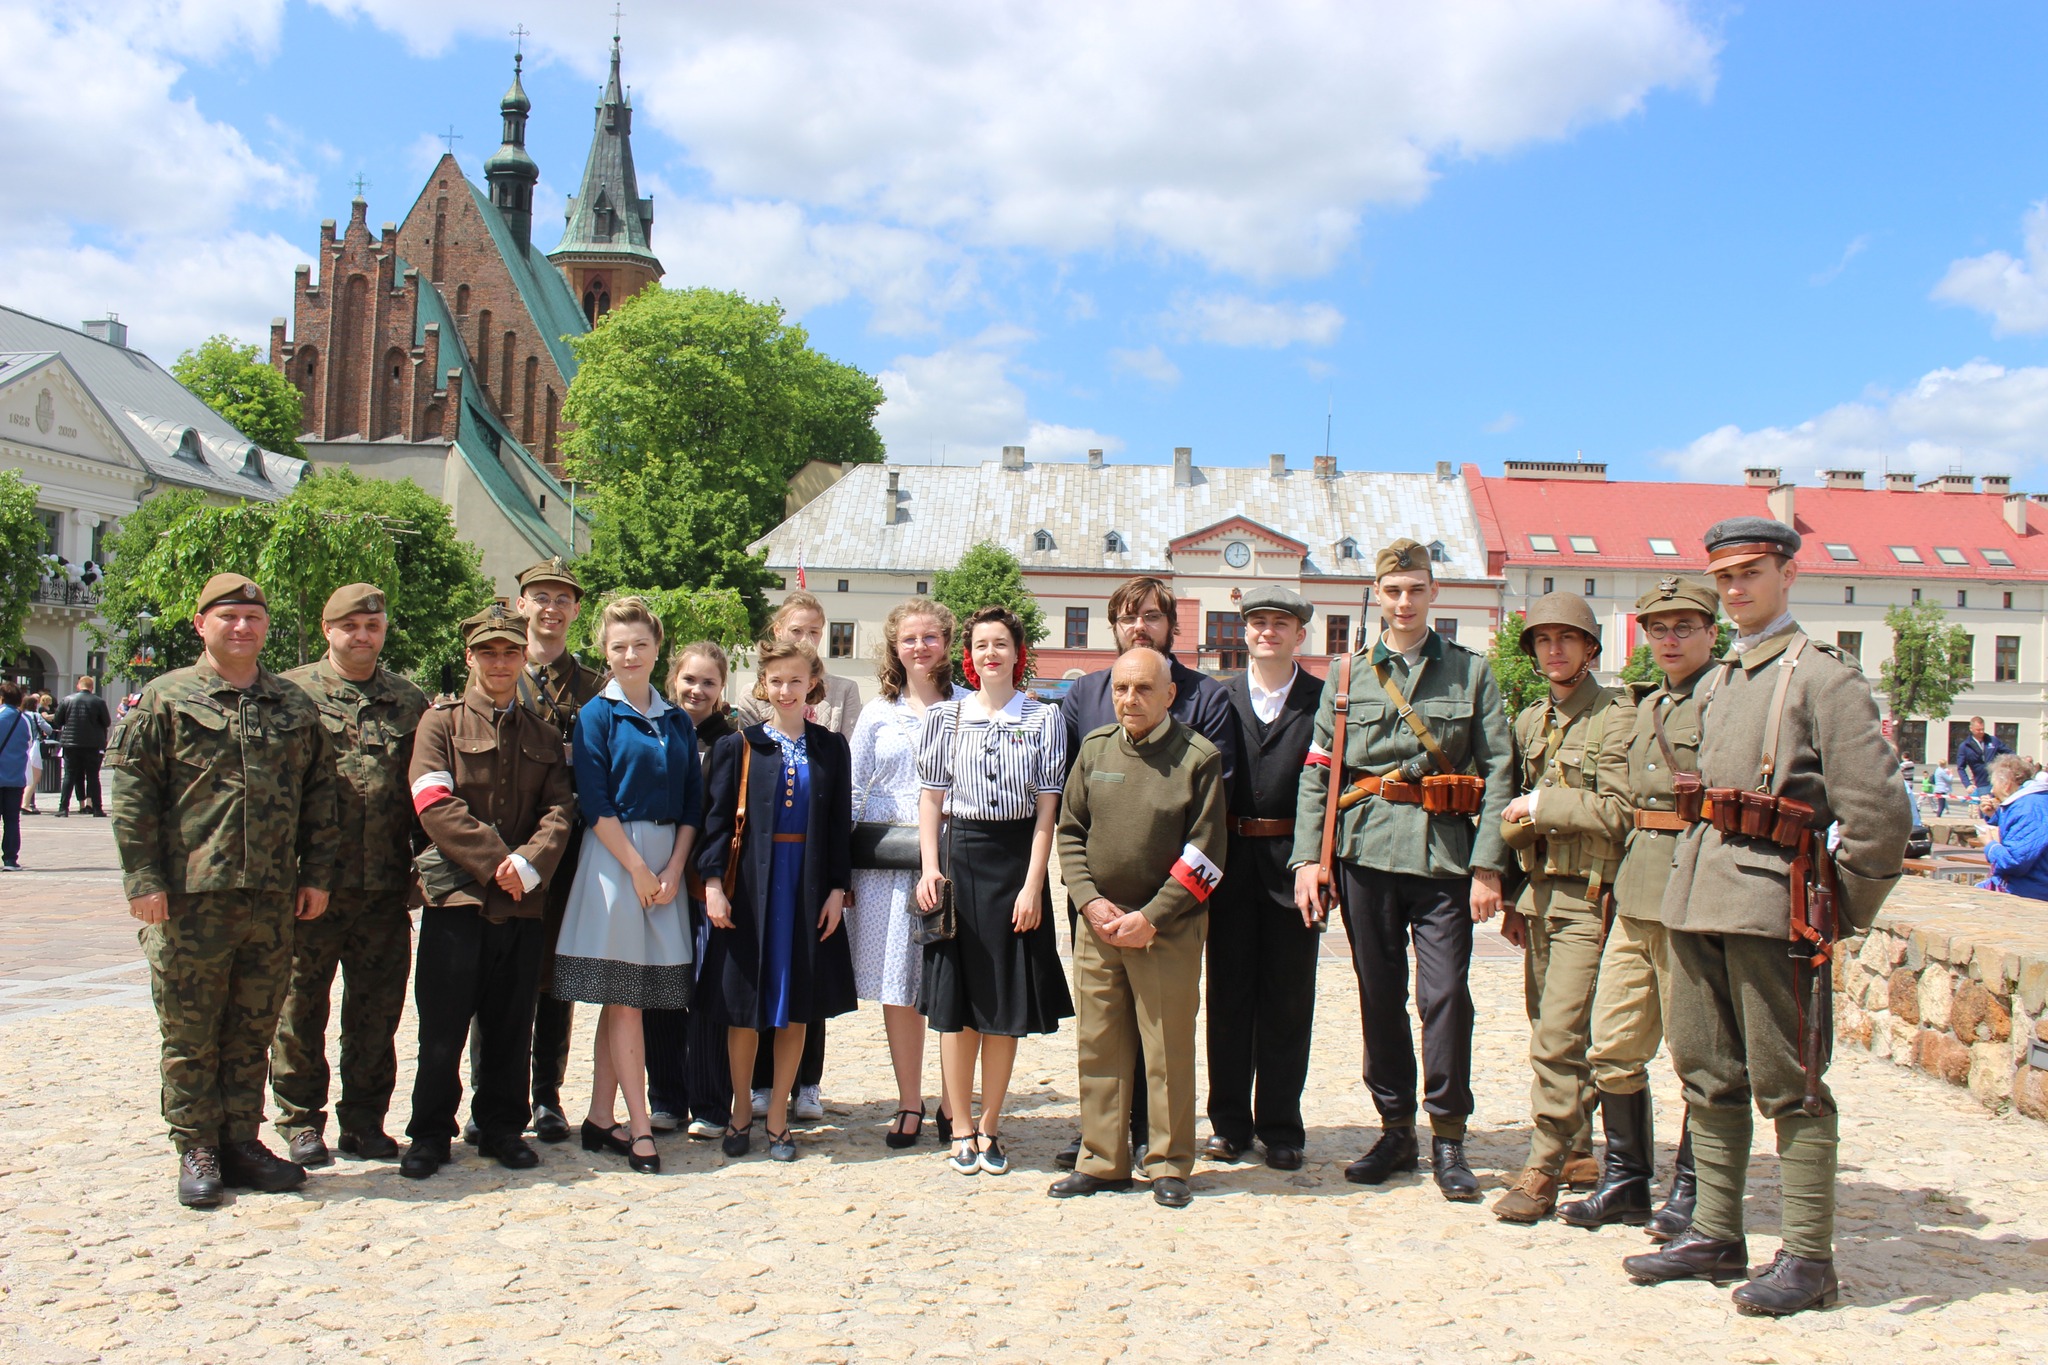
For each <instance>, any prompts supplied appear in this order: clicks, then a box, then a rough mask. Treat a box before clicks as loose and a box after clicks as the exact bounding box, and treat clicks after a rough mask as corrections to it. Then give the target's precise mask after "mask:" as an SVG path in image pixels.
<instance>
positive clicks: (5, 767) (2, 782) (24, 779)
mask: <svg viewBox="0 0 2048 1365" xmlns="http://www.w3.org/2000/svg"><path fill="white" fill-rule="evenodd" d="M10 732H11V733H10ZM34 738H35V727H34V726H33V725H31V724H30V723H29V719H28V717H27V716H24V715H23V714H21V712H19V711H17V710H15V709H14V708H13V707H12V706H0V787H25V786H27V785H28V746H29V743H30V741H32V740H33V739H34Z"/></svg>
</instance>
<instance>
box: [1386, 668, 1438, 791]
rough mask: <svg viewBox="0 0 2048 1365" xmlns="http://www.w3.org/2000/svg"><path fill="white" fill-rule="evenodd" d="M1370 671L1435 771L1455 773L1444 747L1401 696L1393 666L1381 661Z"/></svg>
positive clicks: (1406, 699)
mask: <svg viewBox="0 0 2048 1365" xmlns="http://www.w3.org/2000/svg"><path fill="white" fill-rule="evenodd" d="M1372 671H1373V676H1374V677H1376V678H1378V679H1379V680H1380V687H1381V689H1382V690H1383V691H1385V692H1386V694H1387V695H1388V696H1389V697H1392V698H1393V699H1394V705H1395V707H1396V708H1397V709H1398V712H1399V714H1400V717H1401V719H1402V720H1405V721H1407V722H1408V728H1409V729H1411V730H1413V731H1414V732H1415V738H1417V739H1419V740H1421V741H1422V747H1423V749H1424V750H1426V751H1427V752H1428V754H1429V761H1430V762H1431V763H1434V764H1435V765H1436V770H1437V771H1438V772H1440V773H1448V772H1454V771H1456V770H1455V769H1454V768H1452V766H1451V760H1450V759H1449V758H1448V757H1447V756H1445V754H1444V746H1443V745H1441V744H1439V743H1437V742H1436V736H1435V735H1433V734H1431V733H1430V732H1429V727H1428V726H1427V725H1424V724H1423V723H1422V717H1420V716H1418V715H1416V714H1415V708H1414V707H1413V706H1410V705H1409V704H1408V698H1406V697H1404V696H1402V695H1401V689H1400V687H1399V686H1398V685H1397V684H1396V683H1395V682H1394V666H1393V665H1392V664H1391V663H1388V662H1387V661H1386V660H1385V659H1382V660H1380V661H1379V662H1378V663H1376V664H1374V665H1373V666H1372Z"/></svg>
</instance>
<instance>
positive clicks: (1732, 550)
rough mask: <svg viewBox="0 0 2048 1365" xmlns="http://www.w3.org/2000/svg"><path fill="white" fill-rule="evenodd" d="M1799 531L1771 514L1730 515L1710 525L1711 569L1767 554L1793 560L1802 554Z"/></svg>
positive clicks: (1709, 559)
mask: <svg viewBox="0 0 2048 1365" xmlns="http://www.w3.org/2000/svg"><path fill="white" fill-rule="evenodd" d="M1799 546H1800V538H1799V533H1798V532H1797V531H1795V530H1793V529H1792V528H1791V527H1789V526H1787V525H1786V524H1785V523H1784V522H1782V521H1774V520H1772V519H1771V518H1770V517H1730V518H1728V519H1727V520H1726V521H1717V522H1715V523H1714V524H1713V525H1712V526H1710V527H1708V528H1707V568H1708V570H1709V571H1711V570H1714V569H1732V568H1734V567H1735V566H1736V565H1737V564H1747V563H1749V562H1750V561H1751V560H1752V559H1762V558H1763V557H1764V556H1765V555H1783V556H1785V558H1787V559H1790V558H1791V557H1792V556H1794V555H1796V554H1798V553H1799Z"/></svg>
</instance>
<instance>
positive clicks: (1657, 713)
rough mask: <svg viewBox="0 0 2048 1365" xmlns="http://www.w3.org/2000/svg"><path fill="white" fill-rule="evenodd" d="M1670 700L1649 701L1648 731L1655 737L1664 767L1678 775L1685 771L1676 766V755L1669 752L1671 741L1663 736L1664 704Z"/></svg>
mask: <svg viewBox="0 0 2048 1365" xmlns="http://www.w3.org/2000/svg"><path fill="white" fill-rule="evenodd" d="M1671 700H1672V699H1671V698H1670V697H1669V696H1660V697H1657V698H1655V699H1653V700H1652V701H1651V703H1650V730H1651V732H1652V733H1653V734H1655V735H1656V736H1657V748H1658V749H1660V750H1661V751H1662V752H1663V754H1664V763H1665V766H1666V767H1667V768H1669V769H1670V771H1672V772H1674V773H1678V772H1683V771H1685V770H1684V769H1683V768H1681V767H1679V766H1678V755H1677V754H1675V753H1673V752H1672V751H1671V741H1670V739H1668V738H1667V737H1666V736H1665V734H1664V703H1665V702H1668V701H1671ZM1673 705H1676V703H1675V702H1673ZM1694 776H1698V774H1694Z"/></svg>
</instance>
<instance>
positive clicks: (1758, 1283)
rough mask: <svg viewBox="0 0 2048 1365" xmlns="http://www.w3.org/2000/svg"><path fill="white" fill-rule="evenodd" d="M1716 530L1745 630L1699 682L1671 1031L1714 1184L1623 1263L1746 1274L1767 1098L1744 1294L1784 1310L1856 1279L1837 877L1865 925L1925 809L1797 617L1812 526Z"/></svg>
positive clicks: (1851, 673) (1762, 523) (1669, 1272)
mask: <svg viewBox="0 0 2048 1365" xmlns="http://www.w3.org/2000/svg"><path fill="white" fill-rule="evenodd" d="M1706 543H1707V565H1708V568H1709V569H1710V570H1712V572H1713V575H1714V587H1715V590H1716V591H1717V592H1718V593H1719V594H1720V598H1721V605H1722V606H1724V607H1726V608H1727V610H1728V615H1729V616H1730V617H1731V618H1733V620H1734V622H1735V626H1736V629H1737V630H1738V632H1739V634H1737V636H1736V638H1735V643H1734V644H1733V645H1732V646H1731V647H1730V649H1729V652H1728V657H1727V658H1726V659H1723V660H1722V661H1721V662H1720V663H1719V664H1717V665H1716V666H1715V667H1714V668H1713V669H1711V670H1710V671H1709V672H1708V674H1707V676H1706V678H1705V680H1704V681H1703V682H1702V683H1701V684H1700V687H1701V689H1702V690H1701V699H1700V729H1701V734H1702V739H1701V742H1700V773H1701V776H1702V778H1703V780H1704V782H1705V784H1706V791H1707V796H1708V799H1709V800H1710V801H1711V802H1712V804H1713V813H1712V817H1711V819H1710V821H1708V822H1705V823H1701V824H1699V825H1696V826H1694V827H1693V828H1692V829H1690V830H1688V831H1686V833H1685V834H1684V835H1683V836H1681V838H1680V840H1679V844H1678V850H1677V857H1676V862H1675V864H1674V866H1673V868H1672V872H1671V884H1670V886H1669V888H1668V889H1667V890H1666V891H1665V893H1664V915H1665V924H1666V926H1667V928H1668V929H1669V931H1670V936H1671V988H1670V998H1669V1002H1668V1003H1669V1005H1670V1015H1669V1018H1668V1020H1667V1022H1666V1032H1667V1036H1668V1040H1669V1042H1670V1045H1671V1057H1672V1061H1673V1062H1674V1064H1675V1065H1676V1066H1677V1068H1678V1074H1679V1077H1680V1079H1681V1080H1682V1081H1683V1082H1684V1084H1685V1100H1686V1103H1687V1104H1688V1105H1689V1106H1691V1108H1690V1111H1689V1115H1688V1118H1687V1125H1688V1127H1689V1128H1690V1130H1691V1132H1692V1149H1693V1162H1694V1164H1695V1166H1696V1167H1697V1168H1698V1172H1697V1174H1698V1181H1699V1202H1698V1205H1697V1207H1696V1208H1695V1209H1694V1211H1693V1220H1692V1228H1691V1230H1690V1231H1688V1232H1686V1233H1684V1234H1682V1235H1681V1236H1679V1237H1677V1238H1674V1239H1673V1240H1672V1241H1670V1242H1667V1243H1665V1245H1664V1246H1663V1247H1662V1248H1660V1249H1659V1250H1658V1251H1656V1252H1655V1253H1653V1254H1650V1255H1646V1256H1631V1257H1628V1258H1627V1259H1626V1260H1625V1261H1624V1262H1623V1263H1622V1264H1623V1266H1624V1267H1625V1268H1626V1269H1627V1271H1628V1273H1629V1275H1630V1276H1631V1277H1632V1278H1634V1279H1635V1280H1637V1281H1639V1282H1642V1283H1655V1282H1658V1281H1662V1280H1679V1279H1707V1280H1730V1279H1739V1278H1741V1277H1742V1276H1744V1275H1745V1274H1746V1273H1747V1271H1748V1264H1749V1256H1748V1246H1747V1243H1746V1242H1745V1241H1744V1239H1743V1235H1742V1191H1743V1183H1744V1178H1745V1175H1746V1173H1747V1171H1748V1168H1749V1147H1750V1136H1751V1127H1752V1118H1751V1113H1750V1105H1751V1104H1752V1103H1754V1104H1755V1106H1756V1108H1757V1109H1758V1110H1759V1111H1761V1112H1762V1114H1763V1115H1764V1117H1766V1118H1768V1119H1770V1120H1771V1121H1772V1122H1773V1123H1774V1124H1775V1125H1776V1127H1777V1139H1778V1162H1779V1183H1780V1187H1781V1188H1782V1190H1783V1209H1782V1212H1781V1214H1780V1217H1779V1224H1780V1226H1781V1228H1782V1229H1783V1233H1782V1236H1783V1244H1784V1245H1783V1249H1782V1250H1781V1251H1779V1253H1778V1255H1777V1258H1776V1259H1775V1260H1774V1261H1773V1262H1772V1263H1771V1267H1770V1269H1768V1270H1767V1271H1765V1272H1764V1273H1763V1274H1762V1275H1760V1276H1759V1277H1757V1278H1756V1279H1754V1280H1751V1281H1750V1282H1749V1283H1747V1284H1744V1285H1743V1286H1741V1287H1740V1288H1738V1289H1737V1290H1736V1291H1735V1305H1736V1307H1737V1308H1739V1309H1741V1310H1742V1311H1744V1312H1748V1313H1763V1314H1770V1315H1773V1316H1777V1315H1783V1314H1787V1313H1797V1312H1799V1311H1801V1310H1802V1309H1807V1308H1820V1307H1825V1306H1827V1305H1828V1304H1830V1303H1833V1302H1834V1301H1835V1299H1836V1298H1837V1297H1838V1296H1839V1294H1840V1290H1839V1288H1838V1285H1837V1281H1836V1278H1835V1263H1834V1229H1835V1160H1836V1149H1837V1146H1838V1143H1839V1137H1838V1135H1837V1124H1836V1114H1835V1103H1834V1098H1833V1096H1831V1095H1830V1094H1829V1093H1828V1089H1827V1085H1826V1083H1825V1082H1824V1081H1822V1079H1821V1073H1822V1072H1823V1071H1824V1070H1825V1068H1826V1065H1827V1058H1828V1053H1829V1049H1830V1045H1831V1043H1832V1041H1833V1038H1834V1019H1833V1007H1832V1003H1831V1001H1830V1000H1829V997H1828V972H1829V962H1828V954H1827V949H1828V946H1829V945H1828V942H1827V940H1828V939H1829V937H1830V931H1831V929H1832V926H1831V925H1830V924H1829V923H1828V922H1827V921H1828V918H1829V916H1828V913H1827V912H1828V906H1829V899H1830V896H1829V893H1830V892H1832V893H1834V895H1833V908H1834V911H1835V913H1837V914H1839V916H1840V918H1841V920H1842V921H1843V927H1842V929H1841V932H1842V933H1853V932H1857V931H1860V930H1863V929H1867V928H1869V927H1870V922H1871V921H1872V920H1873V919H1875V918H1876V916H1877V911H1878V907H1879V906H1881V905H1882V904H1883V903H1884V898H1885V897H1886V896H1887V895H1888V894H1890V892H1891V889H1892V886H1893V885H1894V884H1895V883H1896V882H1897V881H1898V878H1899V866H1900V863H1901V861H1902V857H1903V854H1904V851H1905V844H1906V835H1907V833H1908V832H1909V830H1910V827H1911V815H1910V812H1909V810H1908V808H1907V803H1906V801H1905V798H1904V796H1903V795H1902V793H1901V792H1900V789H1899V788H1900V784H1899V765H1898V758H1897V755H1896V754H1894V753H1893V751H1892V747H1891V745H1889V744H1887V743H1886V742H1885V739H1884V736H1883V734H1882V733H1881V732H1880V727H1879V723H1878V715H1877V702H1876V700H1875V698H1873V697H1872V696H1871V693H1870V686H1869V684H1868V683H1867V682H1866V681H1865V680H1864V678H1863V675H1862V673H1861V672H1860V671H1859V670H1858V669H1857V668H1856V667H1855V666H1854V665H1853V664H1851V663H1848V662H1846V661H1844V660H1843V659H1842V658H1841V657H1840V655H1839V654H1838V653H1837V652H1836V651H1835V650H1834V649H1833V648H1832V647H1830V646H1828V645H1824V644H1821V643H1820V642H1818V641H1815V640H1811V639H1809V638H1807V635H1806V633H1805V632H1804V631H1802V630H1801V629H1800V628H1799V624H1798V622H1796V621H1794V620H1793V619H1792V613H1791V610H1790V609H1789V608H1788V606H1787V602H1788V600H1789V598H1790V593H1791V588H1792V584H1793V581H1794V580H1795V579H1796V578H1797V577H1798V576H1799V570H1798V566H1797V565H1796V564H1795V563H1794V562H1793V556H1794V555H1795V554H1796V553H1798V550H1799V544H1800V537H1799V533H1798V532H1797V531H1795V530H1793V529H1792V528H1791V527H1789V526H1786V525H1785V524H1783V523H1782V522H1777V521H1772V520H1770V519H1768V518H1765V517H1737V518H1734V519H1731V520H1729V521H1723V522H1720V523H1717V524H1716V525H1715V526H1714V527H1713V528H1712V529H1711V530H1709V531H1708V532H1707V541H1706ZM1834 825H1839V831H1838V833H1839V842H1837V843H1835V845H1834V852H1833V856H1832V859H1830V857H1829V853H1828V846H1829V843H1830V842H1831V839H1832V838H1833V837H1834V836H1833V835H1831V831H1830V828H1829V827H1830V826H1834ZM1745 830H1747V831H1749V832H1747V833H1745V832H1744V831H1745ZM1830 863H1832V866H1830ZM1809 867H1811V869H1812V872H1813V874H1814V877H1815V878H1817V884H1816V883H1815V882H1814V881H1810V880H1809V878H1808V876H1807V875H1806V874H1807V872H1808V869H1809ZM1795 909H1797V910H1798V911H1800V912H1801V913H1799V914H1797V915H1795V914H1794V911H1795ZM1816 922H1817V923H1816ZM1816 938H1817V939H1818V940H1819V943H1818V944H1816V943H1815V941H1814V940H1815V939H1816Z"/></svg>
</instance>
